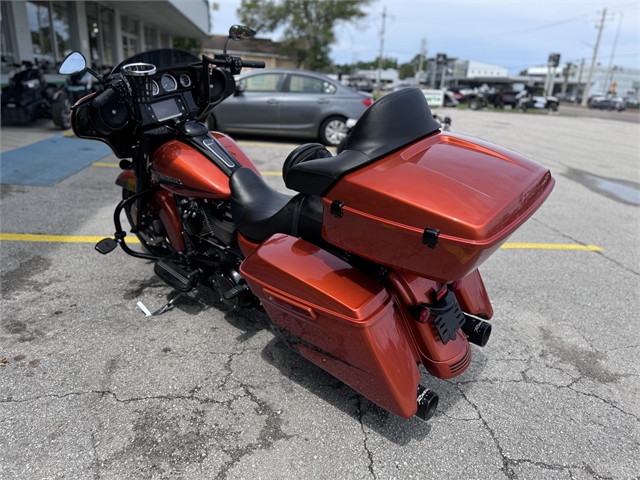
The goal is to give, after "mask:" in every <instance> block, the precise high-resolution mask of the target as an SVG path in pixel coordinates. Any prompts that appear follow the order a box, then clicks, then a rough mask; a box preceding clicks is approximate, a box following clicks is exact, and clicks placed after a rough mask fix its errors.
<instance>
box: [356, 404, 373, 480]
mask: <svg viewBox="0 0 640 480" xmlns="http://www.w3.org/2000/svg"><path fill="white" fill-rule="evenodd" d="M356 408H357V410H358V421H359V422H360V428H361V429H362V435H363V442H362V444H363V446H364V451H365V452H367V456H368V457H369V465H368V468H369V473H371V476H372V477H373V478H374V479H375V478H377V477H376V473H375V471H374V469H373V452H372V451H371V450H369V446H368V445H367V438H368V437H367V432H366V430H365V428H364V423H363V421H362V419H363V417H364V410H363V409H362V397H361V396H360V395H359V394H357V395H356Z"/></svg>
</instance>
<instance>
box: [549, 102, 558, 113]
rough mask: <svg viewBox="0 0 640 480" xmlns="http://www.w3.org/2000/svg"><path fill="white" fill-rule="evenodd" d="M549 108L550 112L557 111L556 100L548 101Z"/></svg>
mask: <svg viewBox="0 0 640 480" xmlns="http://www.w3.org/2000/svg"><path fill="white" fill-rule="evenodd" d="M549 110H550V111H552V112H557V111H558V104H557V103H556V102H551V103H549Z"/></svg>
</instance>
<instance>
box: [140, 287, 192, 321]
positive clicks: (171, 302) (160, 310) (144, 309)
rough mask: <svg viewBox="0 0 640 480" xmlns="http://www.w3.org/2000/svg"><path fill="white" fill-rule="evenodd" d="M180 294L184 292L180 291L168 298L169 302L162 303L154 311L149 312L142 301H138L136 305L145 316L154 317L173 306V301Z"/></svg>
mask: <svg viewBox="0 0 640 480" xmlns="http://www.w3.org/2000/svg"><path fill="white" fill-rule="evenodd" d="M182 295H184V292H180V293H179V294H178V295H176V296H175V297H173V298H172V299H171V300H169V302H168V303H167V304H166V305H163V306H162V307H160V308H159V309H158V310H156V311H155V312H153V313H151V312H150V311H149V309H148V308H147V307H145V306H144V303H142V302H138V307H139V308H140V310H142V311H143V312H144V314H145V315H146V316H147V317H154V316H156V315H162V314H163V313H164V312H166V311H167V310H169V309H171V308H173V302H175V301H176V300H178V299H179V298H180V297H181V296H182Z"/></svg>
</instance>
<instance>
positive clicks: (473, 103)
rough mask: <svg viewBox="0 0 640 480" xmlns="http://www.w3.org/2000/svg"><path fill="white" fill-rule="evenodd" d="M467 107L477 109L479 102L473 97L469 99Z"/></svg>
mask: <svg viewBox="0 0 640 480" xmlns="http://www.w3.org/2000/svg"><path fill="white" fill-rule="evenodd" d="M469 108H470V109H471V110H478V109H479V108H480V102H478V100H477V99H475V98H474V99H473V100H471V101H469Z"/></svg>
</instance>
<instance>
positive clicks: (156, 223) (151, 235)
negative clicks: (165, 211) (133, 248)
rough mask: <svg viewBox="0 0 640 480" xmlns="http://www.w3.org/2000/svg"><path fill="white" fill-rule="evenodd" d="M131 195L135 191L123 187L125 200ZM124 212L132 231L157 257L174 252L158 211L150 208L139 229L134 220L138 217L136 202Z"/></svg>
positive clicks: (167, 255) (145, 247) (129, 205)
mask: <svg viewBox="0 0 640 480" xmlns="http://www.w3.org/2000/svg"><path fill="white" fill-rule="evenodd" d="M131 195H133V192H131V191H129V190H127V189H126V188H123V189H122V199H123V200H124V199H127V198H129V197H130V196H131ZM124 212H125V214H126V215H127V220H128V221H129V225H131V231H133V232H135V234H136V237H138V240H140V243H141V244H142V246H143V247H144V249H145V250H147V251H148V252H149V253H150V254H151V255H155V256H156V257H169V256H171V255H172V254H173V248H171V245H170V244H169V241H168V240H167V232H166V230H165V228H164V224H163V223H162V220H160V217H159V216H158V215H157V213H155V212H152V211H151V210H149V211H148V212H147V215H146V216H147V219H146V222H145V225H144V226H143V227H142V228H140V229H138V228H137V225H136V221H135V220H134V219H135V218H136V217H137V215H136V213H137V206H136V202H135V201H132V202H131V203H129V204H128V205H127V206H126V208H125V209H124Z"/></svg>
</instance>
